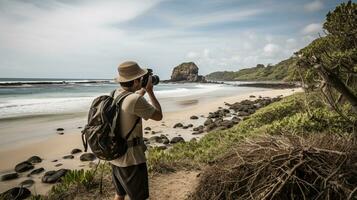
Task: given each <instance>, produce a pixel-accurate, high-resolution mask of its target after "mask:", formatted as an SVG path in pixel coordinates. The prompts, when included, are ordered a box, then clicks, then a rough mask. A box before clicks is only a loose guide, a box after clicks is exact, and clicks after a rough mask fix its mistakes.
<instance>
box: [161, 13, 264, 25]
mask: <svg viewBox="0 0 357 200" xmlns="http://www.w3.org/2000/svg"><path fill="white" fill-rule="evenodd" d="M264 12H266V10H265V9H258V8H254V9H245V10H243V9H240V10H237V9H234V10H224V11H217V12H210V13H207V14H200V15H193V16H192V15H182V16H177V15H171V14H170V13H159V15H160V17H161V18H164V19H166V20H168V21H169V22H170V23H171V24H172V26H174V27H181V28H188V27H196V26H208V25H212V24H218V23H227V22H233V21H234V22H237V21H243V20H245V19H247V18H249V17H253V16H258V15H260V14H262V13H264Z"/></svg>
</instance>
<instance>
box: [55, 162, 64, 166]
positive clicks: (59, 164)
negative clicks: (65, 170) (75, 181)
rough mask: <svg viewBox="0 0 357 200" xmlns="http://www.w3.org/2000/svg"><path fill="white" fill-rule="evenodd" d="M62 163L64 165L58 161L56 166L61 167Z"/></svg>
mask: <svg viewBox="0 0 357 200" xmlns="http://www.w3.org/2000/svg"><path fill="white" fill-rule="evenodd" d="M62 165H63V164H62V163H58V164H56V165H55V167H60V166H62Z"/></svg>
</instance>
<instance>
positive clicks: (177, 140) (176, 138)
mask: <svg viewBox="0 0 357 200" xmlns="http://www.w3.org/2000/svg"><path fill="white" fill-rule="evenodd" d="M178 142H185V140H184V139H183V138H182V137H173V138H172V139H171V141H170V143H171V144H175V143H178Z"/></svg>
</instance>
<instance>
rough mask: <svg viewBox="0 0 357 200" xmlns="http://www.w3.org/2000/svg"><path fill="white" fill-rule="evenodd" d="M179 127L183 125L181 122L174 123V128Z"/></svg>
mask: <svg viewBox="0 0 357 200" xmlns="http://www.w3.org/2000/svg"><path fill="white" fill-rule="evenodd" d="M179 127H183V125H182V123H176V124H175V125H174V128H179Z"/></svg>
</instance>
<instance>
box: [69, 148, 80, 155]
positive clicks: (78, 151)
mask: <svg viewBox="0 0 357 200" xmlns="http://www.w3.org/2000/svg"><path fill="white" fill-rule="evenodd" d="M81 152H82V150H80V149H72V151H71V154H76V153H81Z"/></svg>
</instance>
